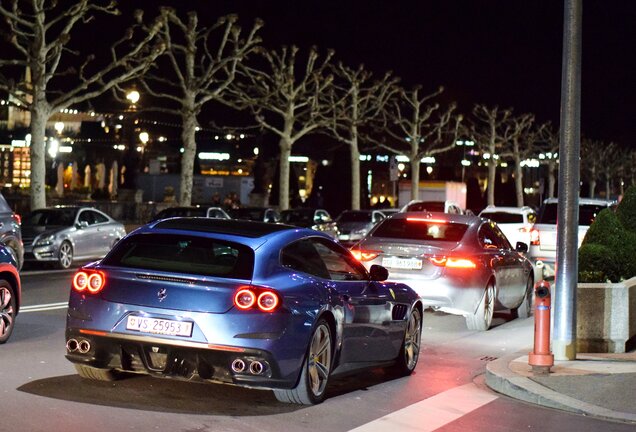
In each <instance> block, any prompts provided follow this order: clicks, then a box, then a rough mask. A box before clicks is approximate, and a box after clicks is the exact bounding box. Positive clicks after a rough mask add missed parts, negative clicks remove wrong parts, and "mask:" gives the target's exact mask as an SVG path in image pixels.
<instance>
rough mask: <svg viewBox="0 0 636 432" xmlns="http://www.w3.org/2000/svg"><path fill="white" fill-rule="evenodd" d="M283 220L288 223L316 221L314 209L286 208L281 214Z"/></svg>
mask: <svg viewBox="0 0 636 432" xmlns="http://www.w3.org/2000/svg"><path fill="white" fill-rule="evenodd" d="M280 216H281V221H283V222H284V223H288V224H292V225H293V224H297V223H300V224H312V223H314V211H313V210H285V211H283V212H282V213H281V214H280Z"/></svg>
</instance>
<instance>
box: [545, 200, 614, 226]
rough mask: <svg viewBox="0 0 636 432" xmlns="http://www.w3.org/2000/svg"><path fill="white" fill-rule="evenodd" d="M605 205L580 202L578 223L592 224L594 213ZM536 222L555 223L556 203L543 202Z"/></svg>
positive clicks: (598, 211)
mask: <svg viewBox="0 0 636 432" xmlns="http://www.w3.org/2000/svg"><path fill="white" fill-rule="evenodd" d="M606 208H607V206H605V205H595V204H581V205H579V225H586V226H589V225H592V222H594V219H596V215H598V214H599V213H600V212H601V210H603V209H606ZM537 223H542V224H553V225H555V224H556V223H557V204H556V203H547V204H544V205H543V207H542V208H541V211H540V212H539V218H538V220H537Z"/></svg>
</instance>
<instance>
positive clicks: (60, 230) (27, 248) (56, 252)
mask: <svg viewBox="0 0 636 432" xmlns="http://www.w3.org/2000/svg"><path fill="white" fill-rule="evenodd" d="M125 235H126V229H125V228H124V225H122V224H121V223H119V222H117V221H115V220H114V219H113V218H111V217H110V216H108V215H107V214H106V213H103V212H101V211H99V210H97V209H94V208H91V207H79V206H57V207H49V208H43V209H39V210H34V211H32V212H31V213H29V214H28V215H27V216H26V217H24V218H23V220H22V241H23V242H24V260H25V262H52V263H55V264H57V266H58V267H60V268H69V267H70V266H71V264H72V263H73V261H75V260H77V261H85V260H90V259H99V258H102V257H104V256H105V255H106V254H107V253H108V251H110V250H111V248H112V247H113V246H114V245H115V243H117V242H118V241H119V240H120V239H121V238H123V237H124V236H125Z"/></svg>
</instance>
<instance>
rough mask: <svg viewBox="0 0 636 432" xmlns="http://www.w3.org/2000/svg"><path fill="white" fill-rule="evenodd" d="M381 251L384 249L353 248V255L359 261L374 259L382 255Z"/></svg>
mask: <svg viewBox="0 0 636 432" xmlns="http://www.w3.org/2000/svg"><path fill="white" fill-rule="evenodd" d="M381 253H382V251H375V250H360V249H353V250H352V251H351V254H352V255H353V257H354V258H355V259H357V260H358V261H371V260H372V259H374V258H375V257H377V256H378V255H380V254H381Z"/></svg>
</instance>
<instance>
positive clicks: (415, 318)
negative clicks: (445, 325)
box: [393, 308, 422, 376]
mask: <svg viewBox="0 0 636 432" xmlns="http://www.w3.org/2000/svg"><path fill="white" fill-rule="evenodd" d="M421 341H422V314H421V313H420V311H419V310H418V309H417V308H413V310H412V311H411V315H409V320H408V322H407V324H406V329H405V330H404V340H403V341H402V347H401V348H400V354H399V356H398V358H397V360H396V362H395V366H393V370H394V371H395V372H396V373H397V374H399V375H400V376H408V375H411V374H412V373H413V371H414V370H415V367H416V366H417V360H418V359H419V357H420V346H421V345H420V343H421Z"/></svg>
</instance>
